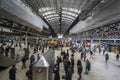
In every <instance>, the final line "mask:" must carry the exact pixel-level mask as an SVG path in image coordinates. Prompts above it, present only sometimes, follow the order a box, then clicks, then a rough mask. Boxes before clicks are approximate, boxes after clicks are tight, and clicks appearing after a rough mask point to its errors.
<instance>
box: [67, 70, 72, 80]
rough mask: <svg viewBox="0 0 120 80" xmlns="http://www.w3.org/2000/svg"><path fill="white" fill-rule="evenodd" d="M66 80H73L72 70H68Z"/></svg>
mask: <svg viewBox="0 0 120 80" xmlns="http://www.w3.org/2000/svg"><path fill="white" fill-rule="evenodd" d="M66 80H72V71H71V69H70V68H68V70H67V74H66Z"/></svg>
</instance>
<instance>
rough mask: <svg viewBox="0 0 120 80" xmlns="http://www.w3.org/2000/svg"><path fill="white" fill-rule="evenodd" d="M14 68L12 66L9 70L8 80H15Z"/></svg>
mask: <svg viewBox="0 0 120 80" xmlns="http://www.w3.org/2000/svg"><path fill="white" fill-rule="evenodd" d="M16 70H17V69H16V67H15V65H13V66H12V68H11V69H10V70H9V79H10V80H16Z"/></svg>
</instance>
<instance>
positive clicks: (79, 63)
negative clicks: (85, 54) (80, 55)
mask: <svg viewBox="0 0 120 80" xmlns="http://www.w3.org/2000/svg"><path fill="white" fill-rule="evenodd" d="M78 66H82V63H81V61H80V59H78V61H77V67H78Z"/></svg>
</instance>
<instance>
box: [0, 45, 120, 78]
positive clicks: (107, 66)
mask: <svg viewBox="0 0 120 80" xmlns="http://www.w3.org/2000/svg"><path fill="white" fill-rule="evenodd" d="M63 49H64V50H66V49H69V48H68V47H67V48H63ZM32 51H33V50H31V51H30V52H31V54H32ZM46 51H47V50H46ZM40 52H41V51H40ZM40 52H39V53H40ZM70 54H71V52H70ZM59 55H60V50H55V58H56V57H57V56H59ZM109 55H110V59H109V61H108V63H105V57H104V56H103V55H102V53H101V54H98V53H96V54H95V56H94V59H89V55H87V58H88V59H89V60H90V62H91V71H90V73H89V74H88V75H86V74H84V72H85V62H84V61H83V60H81V61H82V65H83V73H82V79H81V80H120V61H116V60H115V55H114V54H112V53H109ZM78 59H80V53H78V52H76V53H75V67H74V74H73V76H72V80H77V79H78V74H77V60H78ZM29 63H30V62H29V60H28V61H27V66H28V65H29ZM16 67H17V73H16V80H27V77H26V76H25V72H26V71H27V70H28V67H27V68H25V69H21V62H19V63H17V64H16ZM9 69H10V68H8V69H5V70H3V71H0V80H9V75H8V71H9ZM64 74H65V73H64V69H63V64H62V63H61V64H60V76H61V79H60V80H63V79H62V75H64Z"/></svg>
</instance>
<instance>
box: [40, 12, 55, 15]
mask: <svg viewBox="0 0 120 80" xmlns="http://www.w3.org/2000/svg"><path fill="white" fill-rule="evenodd" d="M55 13H56V12H55V11H49V12H45V13H43V14H42V15H44V16H45V15H50V14H55Z"/></svg>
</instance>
